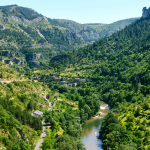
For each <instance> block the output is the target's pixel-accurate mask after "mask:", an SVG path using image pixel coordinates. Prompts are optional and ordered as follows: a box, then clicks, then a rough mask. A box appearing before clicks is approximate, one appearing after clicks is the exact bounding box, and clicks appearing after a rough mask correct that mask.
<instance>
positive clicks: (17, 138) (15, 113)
mask: <svg viewBox="0 0 150 150" xmlns="http://www.w3.org/2000/svg"><path fill="white" fill-rule="evenodd" d="M0 75H1V76H0V148H5V149H7V150H20V149H21V150H31V149H32V150H33V149H34V147H35V144H36V142H37V141H38V139H39V137H40V135H41V132H42V123H41V119H42V118H36V117H33V116H32V115H31V113H32V112H33V111H35V110H40V111H43V112H45V110H47V109H48V106H49V104H48V102H46V101H45V100H44V99H43V98H44V96H45V94H49V96H51V98H52V97H54V93H53V92H51V91H50V89H49V88H47V86H45V85H44V84H42V83H38V82H34V81H33V82H32V81H31V80H29V79H27V78H26V77H25V76H23V75H21V74H19V73H17V72H16V71H15V70H13V69H12V68H10V67H9V66H8V65H4V64H2V63H1V62H0Z"/></svg>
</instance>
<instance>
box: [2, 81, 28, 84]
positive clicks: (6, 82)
mask: <svg viewBox="0 0 150 150" xmlns="http://www.w3.org/2000/svg"><path fill="white" fill-rule="evenodd" d="M13 81H27V80H0V83H2V84H4V83H11V82H13Z"/></svg>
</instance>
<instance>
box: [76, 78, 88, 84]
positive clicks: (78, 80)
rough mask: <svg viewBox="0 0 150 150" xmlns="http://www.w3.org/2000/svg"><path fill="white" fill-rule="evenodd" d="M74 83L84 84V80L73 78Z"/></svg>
mask: <svg viewBox="0 0 150 150" xmlns="http://www.w3.org/2000/svg"><path fill="white" fill-rule="evenodd" d="M74 82H75V83H78V82H86V79H80V78H75V79H74Z"/></svg>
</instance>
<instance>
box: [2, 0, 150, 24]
mask: <svg viewBox="0 0 150 150" xmlns="http://www.w3.org/2000/svg"><path fill="white" fill-rule="evenodd" d="M12 4H17V5H19V6H23V7H28V8H32V9H34V10H35V11H37V12H38V13H41V14H42V15H44V16H46V17H48V18H52V19H53V18H56V19H69V20H73V21H76V22H78V23H112V22H115V21H118V20H122V19H127V18H134V17H141V15H142V8H143V7H150V0H124V1H123V0H41V1H39V0H24V1H22V0H4V1H1V3H0V5H1V6H5V5H12Z"/></svg>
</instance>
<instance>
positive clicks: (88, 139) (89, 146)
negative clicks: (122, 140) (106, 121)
mask: <svg viewBox="0 0 150 150" xmlns="http://www.w3.org/2000/svg"><path fill="white" fill-rule="evenodd" d="M108 111H109V107H108V105H107V104H106V103H102V105H101V107H100V112H101V115H100V116H98V117H95V118H92V119H90V120H88V121H86V122H85V124H84V125H83V127H82V129H83V133H82V136H81V140H82V142H83V144H84V145H85V147H86V150H103V149H102V141H101V140H100V139H98V136H99V129H100V127H101V125H102V120H103V118H104V116H105V115H106V114H107V113H108Z"/></svg>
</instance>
